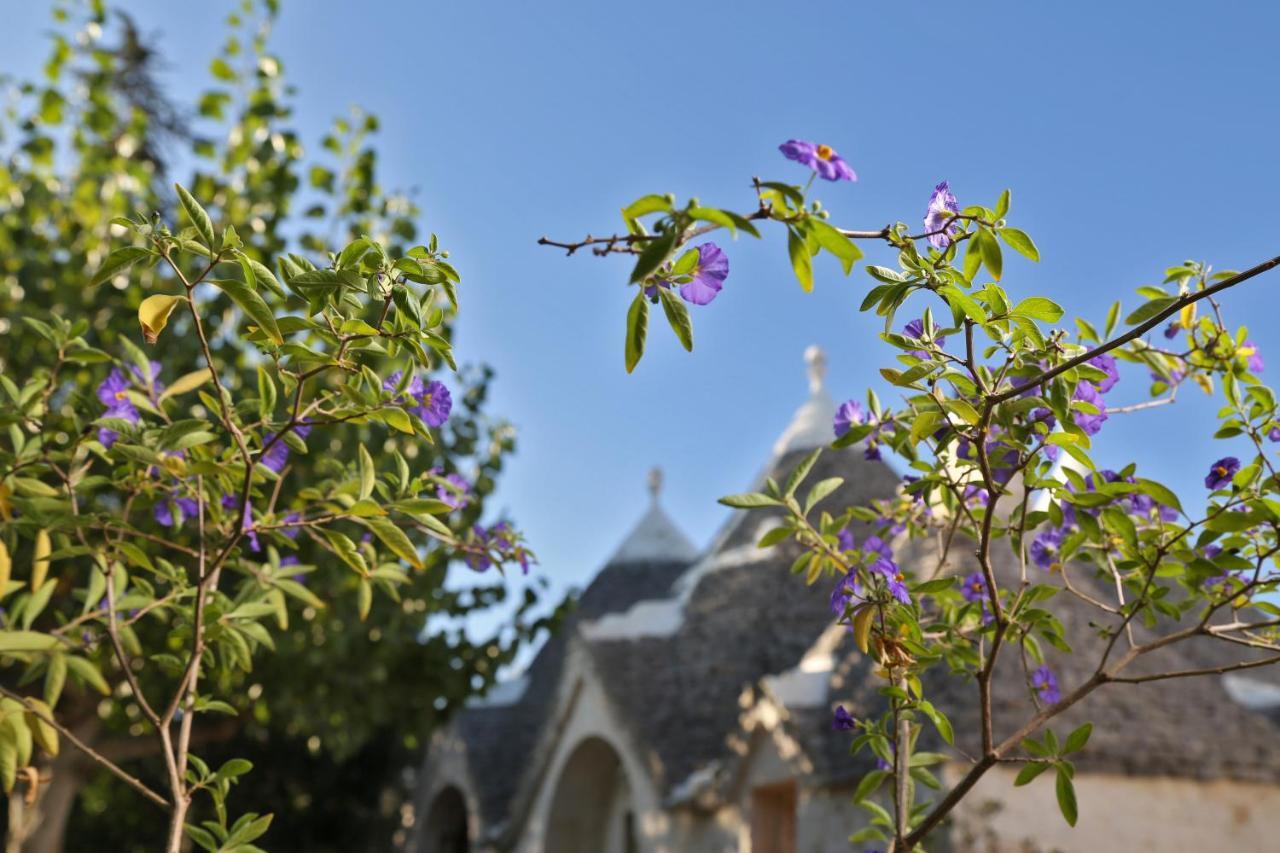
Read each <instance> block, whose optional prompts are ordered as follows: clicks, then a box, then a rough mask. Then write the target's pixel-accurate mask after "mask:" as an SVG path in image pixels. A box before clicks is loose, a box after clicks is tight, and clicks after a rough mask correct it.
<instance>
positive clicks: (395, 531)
mask: <svg viewBox="0 0 1280 853" xmlns="http://www.w3.org/2000/svg"><path fill="white" fill-rule="evenodd" d="M360 523H361V524H363V525H364V526H365V527H367V528H369V529H370V530H372V531H373V534H374V535H375V536H377V537H378V538H379V539H381V540H382V544H384V545H386V546H387V547H388V548H389V549H390V550H391V552H392V553H393V554H395V555H396V556H397V557H399V558H400V559H402V560H404V561H405V562H407V563H408V564H409V565H411V566H413V567H414V568H415V569H420V568H422V559H421V558H420V557H419V556H418V551H417V549H416V548H414V547H413V543H412V542H411V541H409V537H408V536H406V535H405V533H404V531H403V530H401V529H400V528H399V527H397V526H396V525H395V523H394V522H391V521H388V520H387V519H385V518H362V519H360Z"/></svg>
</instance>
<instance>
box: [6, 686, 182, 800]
mask: <svg viewBox="0 0 1280 853" xmlns="http://www.w3.org/2000/svg"><path fill="white" fill-rule="evenodd" d="M0 693H2V694H4V695H5V696H8V697H9V698H10V699H13V700H14V701H16V702H21V703H22V707H24V708H26V709H27V712H28V713H30V714H34V715H35V716H36V717H38V718H40V720H42V721H43V722H45V723H48V724H49V725H51V726H53V727H54V728H55V729H57V730H58V732H59V733H60V734H61V735H62V736H63V737H65V738H66V739H67V740H69V741H71V743H73V744H74V745H75V747H76V748H77V749H79V750H80V751H81V752H83V753H84V754H85V755H87V756H89V757H90V758H92V759H93V760H94V761H96V762H97V763H99V764H101V765H102V766H103V767H105V768H106V769H107V770H109V771H111V772H112V773H113V774H114V775H115V776H117V777H119V778H120V780H121V781H123V782H125V783H127V784H128V785H129V786H130V787H132V788H133V789H134V790H135V791H137V792H138V793H139V794H142V796H144V797H146V798H147V799H148V800H150V801H151V802H153V803H155V804H156V805H158V806H160V807H161V808H164V809H167V808H169V801H168V800H166V799H165V798H164V797H163V796H161V795H160V794H157V793H156V792H155V791H153V790H151V789H150V788H148V787H147V785H146V783H144V782H143V781H142V780H141V779H139V778H138V777H136V776H134V775H132V774H130V773H129V772H128V771H126V770H125V769H123V768H122V767H120V765H118V764H116V763H115V762H113V761H112V760H111V759H109V758H107V757H106V756H105V755H103V754H102V753H100V752H98V751H97V750H95V749H94V748H93V747H91V746H89V744H87V743H85V742H84V741H82V740H81V739H80V738H78V737H76V735H75V733H74V732H72V731H71V730H70V729H69V728H67V727H66V726H64V725H62V723H59V722H58V721H57V720H55V719H54V718H53V716H52V715H50V714H46V713H45V712H44V711H42V710H40V709H39V708H38V707H36V706H35V705H33V704H32V703H31V701H30V699H29V698H28V697H26V696H22V695H21V694H18V693H14V692H13V691H12V690H10V689H9V688H7V687H4V686H0Z"/></svg>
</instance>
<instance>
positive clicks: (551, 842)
mask: <svg viewBox="0 0 1280 853" xmlns="http://www.w3.org/2000/svg"><path fill="white" fill-rule="evenodd" d="M544 848H545V849H546V850H554V851H556V853H635V851H636V850H637V849H638V847H637V841H636V819H635V813H634V806H633V805H632V803H631V785H630V784H629V783H628V781H627V774H626V770H625V769H624V768H623V766H622V759H621V758H619V757H618V753H617V752H615V751H614V749H613V747H611V746H609V744H607V743H605V742H604V741H603V740H601V739H599V738H587V739H586V740H584V741H583V742H582V743H580V744H578V746H577V747H576V748H575V749H574V750H573V754H572V755H570V756H569V760H568V761H566V762H565V765H564V769H563V770H561V771H560V778H559V780H558V781H557V782H556V788H555V794H554V795H552V798H551V814H550V816H549V817H548V819H547V838H546V843H545V844H544Z"/></svg>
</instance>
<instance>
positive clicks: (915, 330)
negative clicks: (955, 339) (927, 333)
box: [902, 320, 947, 358]
mask: <svg viewBox="0 0 1280 853" xmlns="http://www.w3.org/2000/svg"><path fill="white" fill-rule="evenodd" d="M902 333H903V334H904V335H906V336H907V337H908V338H915V339H917V340H920V339H922V338H923V337H924V320H912V321H911V322H910V323H908V324H907V325H905V326H903V327H902ZM933 342H934V343H935V344H936V345H937V346H938V347H945V346H946V345H947V339H946V338H945V337H942V336H939V337H936V338H934V339H933ZM910 354H911V355H914V356H915V357H916V358H928V357H929V353H927V352H926V351H924V350H919V349H917V350H911V351H910Z"/></svg>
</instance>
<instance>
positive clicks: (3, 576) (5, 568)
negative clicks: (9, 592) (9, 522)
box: [0, 540, 13, 597]
mask: <svg viewBox="0 0 1280 853" xmlns="http://www.w3.org/2000/svg"><path fill="white" fill-rule="evenodd" d="M12 574H13V559H12V558H11V557H10V556H9V549H8V547H6V546H5V544H4V541H3V540H0V597H3V596H4V593H5V590H6V589H8V588H9V576H10V575H12Z"/></svg>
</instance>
